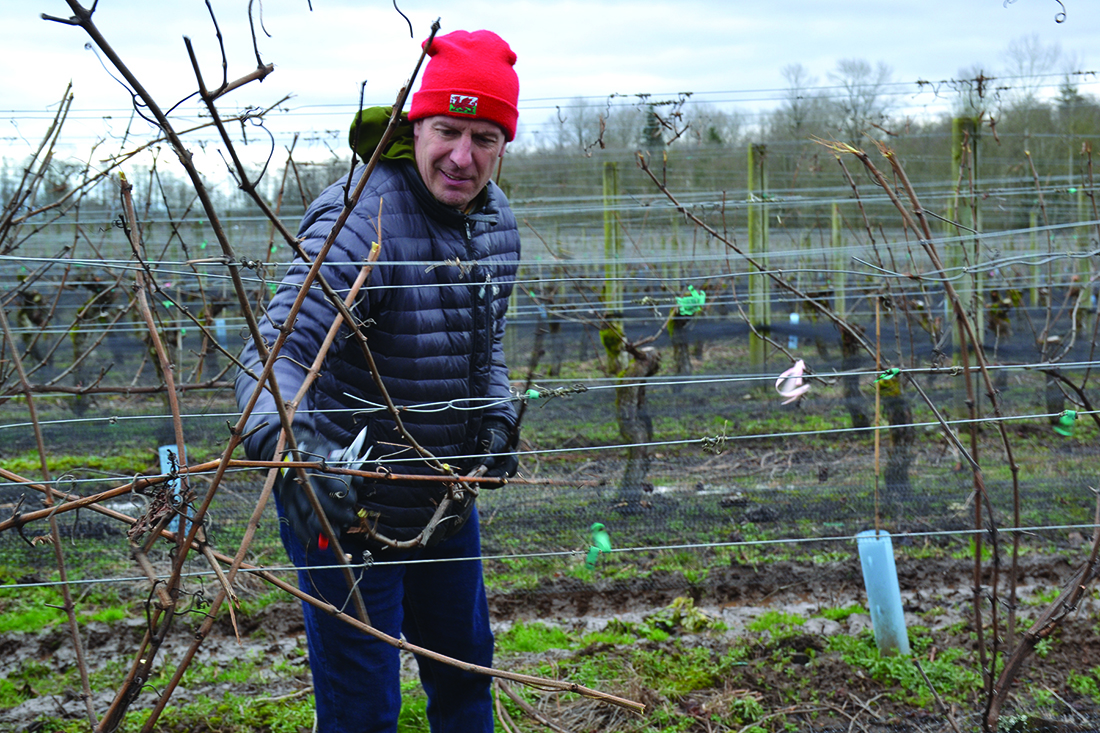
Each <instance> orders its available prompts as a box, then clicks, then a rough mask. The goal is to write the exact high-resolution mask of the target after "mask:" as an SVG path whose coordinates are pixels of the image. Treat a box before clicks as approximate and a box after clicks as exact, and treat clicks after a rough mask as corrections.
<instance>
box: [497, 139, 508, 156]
mask: <svg viewBox="0 0 1100 733" xmlns="http://www.w3.org/2000/svg"><path fill="white" fill-rule="evenodd" d="M506 147H508V141H507V140H505V141H504V143H503V144H501V146H500V154H499V155H497V157H498V158H503V157H504V149H505V148H506Z"/></svg>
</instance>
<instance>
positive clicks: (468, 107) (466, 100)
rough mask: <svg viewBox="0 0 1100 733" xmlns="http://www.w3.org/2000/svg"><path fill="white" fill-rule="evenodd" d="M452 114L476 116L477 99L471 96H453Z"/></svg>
mask: <svg viewBox="0 0 1100 733" xmlns="http://www.w3.org/2000/svg"><path fill="white" fill-rule="evenodd" d="M451 114H455V115H476V114H477V97H473V96H470V95H469V94H452V95H451Z"/></svg>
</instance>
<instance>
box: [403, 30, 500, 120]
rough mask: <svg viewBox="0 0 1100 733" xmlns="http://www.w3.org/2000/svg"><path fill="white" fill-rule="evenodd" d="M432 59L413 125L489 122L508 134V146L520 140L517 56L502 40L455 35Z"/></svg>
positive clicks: (438, 42) (488, 34)
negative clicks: (446, 120) (440, 118)
mask: <svg viewBox="0 0 1100 733" xmlns="http://www.w3.org/2000/svg"><path fill="white" fill-rule="evenodd" d="M424 43H427V41H424ZM421 46H423V44H421ZM428 55H429V56H431V60H429V61H428V65H427V66H426V67H425V69H424V78H423V80H422V81H421V83H420V91H419V92H417V93H416V94H414V95H413V101H412V107H411V108H410V109H409V119H410V120H419V119H423V118H424V117H432V116H434V115H447V116H448V117H459V118H463V117H465V118H471V119H477V120H489V121H490V122H495V123H497V124H498V125H500V126H501V127H502V128H504V135H505V138H506V139H507V140H509V141H511V140H512V139H513V138H514V137H515V136H516V120H517V119H518V118H519V110H517V109H516V103H517V102H518V101H519V78H518V77H517V76H516V72H515V69H513V68H512V66H513V65H514V64H515V63H516V54H515V52H513V51H512V49H511V48H510V47H509V46H508V43H507V42H506V41H505V40H504V39H503V38H501V37H500V36H498V35H497V34H496V33H493V32H492V31H474V32H473V33H468V32H466V31H454V32H453V33H448V34H447V35H445V36H438V37H437V38H436V39H435V40H434V41H432V46H431V48H429V49H428Z"/></svg>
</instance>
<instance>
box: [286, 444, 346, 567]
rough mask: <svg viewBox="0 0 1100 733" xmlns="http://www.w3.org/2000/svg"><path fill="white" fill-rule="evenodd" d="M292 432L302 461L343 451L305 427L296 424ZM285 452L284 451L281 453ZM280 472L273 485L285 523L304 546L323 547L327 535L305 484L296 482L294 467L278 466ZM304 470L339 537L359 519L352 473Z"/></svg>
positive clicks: (323, 457) (310, 547) (327, 456)
mask: <svg viewBox="0 0 1100 733" xmlns="http://www.w3.org/2000/svg"><path fill="white" fill-rule="evenodd" d="M294 435H295V437H297V439H298V451H299V453H300V454H301V457H302V460H304V461H322V460H327V459H330V458H331V459H336V458H342V457H343V454H344V453H345V451H344V450H343V449H341V448H340V446H338V445H336V443H334V442H333V441H331V440H329V439H328V438H326V437H324V436H323V435H320V434H318V433H316V432H314V431H312V430H309V429H307V428H296V429H295V431H294ZM288 454H289V452H284V455H288ZM280 473H281V475H280V478H279V481H278V483H276V487H277V489H278V491H279V499H280V500H281V502H282V505H283V513H284V514H285V515H286V521H287V524H289V525H290V529H291V530H293V532H294V534H295V535H297V537H298V541H299V542H301V543H302V547H304V548H305V549H306V550H313V549H315V548H319V549H322V550H323V549H325V548H326V547H327V546H328V539H327V538H326V537H325V536H324V533H323V532H322V530H321V520H320V519H319V518H318V517H317V515H316V514H315V513H314V511H313V505H312V504H310V503H309V497H308V496H307V495H306V491H305V488H304V487H302V485H301V484H300V483H299V482H298V472H297V470H295V469H293V468H284V469H280ZM306 474H307V475H308V476H309V481H310V484H311V485H312V486H313V492H314V494H316V496H317V502H318V503H319V504H320V505H321V509H322V510H323V511H324V512H325V516H326V517H327V518H328V522H329V524H330V525H331V526H332V529H333V531H335V532H336V534H337V537H338V538H340V539H342V535H343V532H344V531H345V530H347V529H348V528H349V527H351V526H352V525H353V524H355V523H356V522H357V521H358V515H357V513H356V512H357V511H358V506H357V498H358V497H357V493H356V485H355V481H354V480H353V478H352V477H351V476H336V475H333V474H329V473H322V472H320V471H315V470H311V469H306Z"/></svg>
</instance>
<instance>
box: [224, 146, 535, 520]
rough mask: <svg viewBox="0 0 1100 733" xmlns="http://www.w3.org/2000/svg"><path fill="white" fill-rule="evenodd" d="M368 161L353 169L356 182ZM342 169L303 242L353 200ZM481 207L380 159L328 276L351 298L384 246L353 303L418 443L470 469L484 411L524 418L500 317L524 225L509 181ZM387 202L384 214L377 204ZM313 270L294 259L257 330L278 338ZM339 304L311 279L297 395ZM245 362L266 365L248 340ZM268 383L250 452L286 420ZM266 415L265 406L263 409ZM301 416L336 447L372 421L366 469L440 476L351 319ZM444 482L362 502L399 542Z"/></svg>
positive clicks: (287, 353)
mask: <svg viewBox="0 0 1100 733" xmlns="http://www.w3.org/2000/svg"><path fill="white" fill-rule="evenodd" d="M362 171H363V167H362V166H360V167H359V169H358V170H357V171H356V174H355V177H354V178H353V180H352V183H351V185H352V187H353V188H354V186H355V184H356V182H357V180H358V176H359V175H360V174H361V173H362ZM344 185H345V180H341V181H338V182H337V183H334V184H333V185H332V186H329V188H327V189H326V190H325V191H324V192H323V193H322V194H321V195H320V196H319V197H318V198H317V199H316V200H315V201H314V202H313V204H312V205H310V207H309V209H308V211H307V212H306V214H305V217H304V218H303V220H302V223H301V227H300V229H299V237H301V238H302V239H303V241H302V248H303V250H304V251H305V252H306V253H307V254H309V255H311V256H315V255H316V253H317V252H318V251H319V250H320V248H321V246H322V244H323V243H324V240H325V238H326V237H327V236H328V234H329V232H330V230H331V229H332V226H333V224H334V223H335V221H336V219H337V217H338V216H339V215H340V212H341V210H342V208H343V200H344V190H343V187H344ZM480 200H481V201H482V204H481V206H480V207H478V209H477V210H476V211H475V212H474V213H471V214H463V213H461V212H459V211H457V210H456V209H453V208H450V207H447V206H445V205H443V204H441V203H439V202H438V201H437V200H436V199H435V198H434V197H433V196H432V195H431V193H430V192H429V191H428V189H427V188H426V187H425V186H424V184H423V182H422V181H421V179H420V176H419V174H418V173H417V171H416V167H415V164H414V163H413V162H412V161H408V160H397V161H390V160H381V161H380V162H379V165H378V167H377V168H376V169H375V171H374V173H373V174H372V176H371V180H370V181H369V183H368V185H367V187H366V189H365V191H364V193H363V195H362V197H361V198H360V200H359V203H358V205H357V206H356V207H355V209H354V211H353V212H352V214H351V216H350V217H349V218H348V220H347V222H346V224H345V225H344V227H343V229H342V230H341V231H340V233H339V234H338V236H337V238H336V240H335V242H334V244H333V246H332V248H331V249H330V251H329V254H328V256H327V257H326V261H325V264H324V265H323V266H322V268H321V273H322V274H323V275H324V277H325V279H326V280H327V282H328V283H329V285H331V286H332V288H333V289H334V290H336V292H337V293H339V294H340V295H341V297H343V296H345V295H346V294H347V292H348V290H349V288H350V286H351V284H352V283H353V281H354V280H355V278H356V276H357V275H358V273H359V270H360V268H361V264H362V262H363V261H364V260H365V258H366V256H367V254H368V253H369V251H370V246H371V242H374V241H378V242H380V243H381V246H382V250H381V255H380V256H379V258H378V264H377V265H376V266H375V268H374V270H373V272H372V273H371V276H370V279H369V280H368V282H367V283H366V285H365V286H364V287H363V288H362V289H361V290H360V293H359V296H358V299H357V300H356V302H355V305H354V307H353V308H352V312H353V313H354V314H355V315H356V317H357V318H358V319H359V320H360V321H361V322H362V323H364V324H365V327H364V333H365V334H366V337H367V342H368V344H369V346H370V350H371V353H372V355H373V357H374V361H375V364H376V366H377V367H378V371H379V374H380V376H381V378H382V381H383V384H384V385H385V387H386V391H387V392H388V393H389V396H390V398H391V399H392V400H393V402H394V403H395V404H396V405H397V406H398V407H399V408H406V409H404V410H402V412H401V417H402V422H403V423H404V425H405V427H406V428H407V429H408V431H409V433H410V434H411V435H412V436H413V437H414V438H415V439H416V441H417V442H418V443H419V444H420V445H421V446H423V447H424V448H426V449H427V450H429V451H431V453H432V454H433V455H434V456H436V457H437V458H439V459H440V460H442V461H444V462H449V463H452V465H454V464H456V463H457V465H458V466H469V465H471V463H472V461H470V460H465V461H464V460H462V459H458V460H454V457H461V456H470V455H473V454H477V453H478V452H479V450H478V449H477V447H476V445H475V442H476V437H477V434H478V429H479V428H480V425H481V421H482V419H483V418H484V417H490V416H491V417H494V418H499V419H502V420H504V421H505V422H506V423H508V424H509V425H513V424H514V423H515V420H516V417H515V409H514V407H513V405H512V403H511V402H510V401H509V400H508V398H509V396H510V391H509V386H508V372H507V367H506V366H505V363H504V352H503V348H502V344H501V339H502V336H503V332H504V314H505V311H506V310H507V306H508V298H509V296H510V295H511V292H512V285H513V282H514V280H515V273H516V268H517V264H518V261H519V233H518V230H517V227H516V221H515V217H514V216H513V214H512V211H511V209H510V208H509V206H508V202H507V199H506V198H505V196H504V194H503V192H501V190H500V189H499V188H498V187H497V186H496V185H495V184H494V183H491V182H490V183H489V185H488V187H487V189H486V190H485V191H484V192H483V194H482V196H481V199H480ZM380 202H381V214H379V206H380ZM307 270H308V264H305V265H304V264H302V263H301V262H297V263H296V264H294V265H292V266H291V267H290V269H289V271H288V273H287V275H286V277H285V278H284V279H283V281H282V282H281V283H280V285H279V287H278V289H277V291H276V292H275V295H274V297H273V298H272V299H271V302H270V304H269V305H268V310H267V317H265V318H263V319H262V321H261V326H260V330H261V332H262V333H263V335H264V338H265V340H266V341H267V343H268V344H269V345H270V344H272V343H274V341H275V338H276V337H277V336H278V330H277V325H281V324H282V323H283V322H284V321H285V320H286V317H287V314H288V313H289V311H290V307H291V304H292V303H293V301H294V299H295V297H296V296H297V294H298V292H299V291H300V290H301V284H302V282H303V280H304V278H305V274H306V272H307ZM335 315H336V309H335V308H334V307H333V306H332V305H331V304H330V303H329V302H328V300H327V298H326V297H325V295H324V293H323V292H322V291H321V289H320V286H319V285H318V284H316V283H315V284H314V285H313V287H311V288H310V291H309V295H308V296H307V298H306V300H305V302H304V303H303V305H302V308H301V310H300V312H299V314H298V318H297V321H296V322H295V324H294V328H293V332H292V334H291V336H290V337H289V339H288V340H287V342H286V344H285V345H284V346H283V348H282V351H281V352H280V355H281V357H282V358H280V359H279V360H278V361H277V363H276V366H275V375H276V378H277V379H278V383H279V389H280V391H281V395H282V398H283V399H284V400H290V399H292V398H293V397H294V395H295V393H296V392H297V390H298V388H299V387H300V386H301V384H302V381H303V378H304V376H305V372H306V369H307V368H308V366H309V365H310V364H311V363H312V362H313V361H314V358H315V356H316V354H317V353H318V351H319V350H320V346H321V343H322V341H323V340H324V338H325V334H326V333H327V331H328V329H329V327H330V325H331V324H332V321H333V318H334V317H335ZM242 362H243V363H244V364H245V365H246V366H247V367H249V368H250V369H252V370H253V372H254V373H259V371H260V369H261V367H262V364H261V363H260V360H259V357H258V356H257V353H256V350H255V347H254V345H252V344H249V345H248V346H247V347H246V348H245V350H244V352H243V354H242ZM255 384H256V382H255V380H254V379H252V378H251V377H249V376H247V375H246V374H245V373H244V372H240V373H239V374H238V376H237V381H236V395H237V403H238V405H239V406H241V407H243V406H244V405H245V404H246V402H247V401H248V399H249V397H250V395H251V394H252V392H253V390H254V388H255ZM274 409H275V408H274V401H273V399H272V396H271V393H270V392H269V391H268V390H266V389H265V390H264V392H263V394H262V396H261V397H260V400H259V402H258V403H257V405H256V407H255V408H254V411H253V413H252V416H251V418H250V420H249V421H248V424H247V426H246V431H248V430H251V429H253V428H254V427H255V426H257V425H260V424H261V423H263V422H265V421H266V422H267V423H268V424H267V425H266V426H265V427H264V428H261V429H260V430H258V431H257V432H256V433H255V434H253V435H251V436H250V437H249V438H248V439H247V440H246V441H245V452H246V453H247V454H248V456H249V457H251V458H264V459H266V458H270V456H261V455H260V454H261V453H262V452H263V451H264V446H265V445H272V444H273V437H274V436H275V435H277V434H278V430H279V420H278V417H277V415H273V414H270V413H273V412H274ZM262 413H269V414H262ZM295 424H300V425H304V426H307V427H309V428H312V429H313V430H315V431H316V432H318V433H320V434H321V435H323V436H325V437H327V438H329V439H330V440H332V441H333V442H334V443H336V444H337V445H341V446H346V445H349V444H350V443H351V441H352V440H353V439H354V438H355V436H356V435H357V434H358V433H359V431H360V430H361V429H362V428H364V427H367V428H368V441H367V446H368V447H369V448H370V454H369V456H370V460H371V461H372V462H376V463H374V464H368V465H367V466H366V468H374V467H381V468H386V469H390V470H392V471H393V472H394V473H433V471H432V470H431V469H430V468H428V467H427V466H425V465H424V463H423V461H422V460H420V459H419V457H418V456H417V455H416V453H415V452H414V451H413V450H412V449H411V448H409V447H408V446H406V445H404V441H403V439H402V437H401V435H400V434H399V433H398V432H397V430H396V427H395V421H394V420H393V417H392V415H391V414H390V413H389V411H388V410H387V409H386V408H385V407H384V400H383V399H382V397H381V395H380V393H379V390H378V389H377V387H376V385H375V383H374V381H373V379H372V377H371V373H370V370H369V369H368V368H367V363H366V360H365V358H364V356H363V354H362V351H361V349H360V347H359V345H358V344H357V343H356V341H355V340H354V339H352V338H349V337H348V329H347V326H346V325H345V326H343V327H342V328H341V332H340V334H339V335H338V336H337V338H336V340H335V342H334V343H333V345H332V347H331V348H330V349H329V353H328V354H327V355H326V357H325V361H324V363H323V365H322V369H321V375H320V377H319V378H318V379H317V380H316V381H315V382H314V385H313V387H312V388H311V389H310V390H309V392H308V393H307V394H306V396H305V397H304V398H303V400H302V402H301V405H300V406H299V408H298V411H297V413H296V415H295ZM443 491H444V490H443V489H442V488H441V486H440V485H439V484H436V483H430V482H424V481H418V482H407V483H405V484H399V483H397V482H393V481H387V482H380V483H377V484H373V485H368V486H367V487H365V489H364V490H360V491H359V503H360V504H361V505H363V506H365V507H366V508H367V510H368V512H369V516H371V517H372V519H374V520H376V521H377V522H378V526H379V529H380V530H381V531H382V532H383V533H385V534H387V535H388V536H390V537H392V538H394V539H399V540H401V539H409V538H411V537H413V536H415V535H416V534H417V533H419V532H420V530H421V529H423V528H424V525H425V524H426V523H427V522H428V520H429V519H430V518H431V516H432V513H433V512H434V511H435V505H436V504H437V503H438V501H439V499H440V498H441V497H442V495H443ZM469 511H470V506H464V507H461V508H460V509H459V510H458V516H456V517H455V518H454V519H452V520H449V521H448V522H444V523H443V524H441V525H440V527H441V530H442V533H437V538H445V537H447V536H450V535H451V534H453V532H455V531H457V530H458V528H459V527H461V525H462V522H464V521H465V517H466V516H468V514H469Z"/></svg>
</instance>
